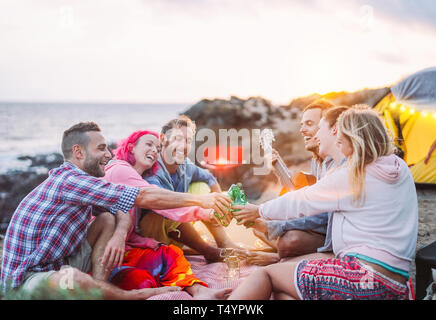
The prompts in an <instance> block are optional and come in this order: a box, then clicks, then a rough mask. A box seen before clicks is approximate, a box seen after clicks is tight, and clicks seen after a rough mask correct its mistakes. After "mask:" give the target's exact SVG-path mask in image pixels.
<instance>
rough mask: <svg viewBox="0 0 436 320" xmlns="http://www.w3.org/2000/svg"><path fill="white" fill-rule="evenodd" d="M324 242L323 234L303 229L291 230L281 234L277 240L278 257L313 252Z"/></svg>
mask: <svg viewBox="0 0 436 320" xmlns="http://www.w3.org/2000/svg"><path fill="white" fill-rule="evenodd" d="M324 242H325V236H324V235H322V234H319V233H315V232H311V231H303V230H291V231H288V232H286V233H285V234H284V235H283V236H281V237H280V238H279V240H278V242H277V251H278V253H279V256H280V258H285V257H295V256H301V255H304V254H309V253H314V252H316V250H317V249H318V248H319V247H322V246H323V245H324Z"/></svg>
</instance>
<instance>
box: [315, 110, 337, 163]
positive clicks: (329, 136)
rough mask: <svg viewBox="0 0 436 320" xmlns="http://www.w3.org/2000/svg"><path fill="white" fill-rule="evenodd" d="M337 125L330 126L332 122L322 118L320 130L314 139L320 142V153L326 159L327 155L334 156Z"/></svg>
mask: <svg viewBox="0 0 436 320" xmlns="http://www.w3.org/2000/svg"><path fill="white" fill-rule="evenodd" d="M336 132H337V130H336V125H334V126H333V127H330V124H329V123H328V122H327V121H326V120H325V119H324V118H321V120H320V122H319V130H318V132H317V133H316V135H315V137H314V138H313V140H314V141H315V142H317V143H318V155H319V156H320V157H321V158H323V159H325V158H326V157H327V156H330V157H332V156H333V152H334V151H335V150H334V149H335V148H336Z"/></svg>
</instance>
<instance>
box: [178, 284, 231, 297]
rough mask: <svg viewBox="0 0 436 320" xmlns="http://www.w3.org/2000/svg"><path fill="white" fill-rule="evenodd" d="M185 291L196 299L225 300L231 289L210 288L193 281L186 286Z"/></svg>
mask: <svg viewBox="0 0 436 320" xmlns="http://www.w3.org/2000/svg"><path fill="white" fill-rule="evenodd" d="M185 291H186V292H187V293H189V294H190V295H191V296H192V297H193V298H194V299H196V300H225V299H227V297H228V296H229V294H230V293H231V292H232V289H211V288H207V287H205V286H202V285H201V284H198V283H195V284H194V285H192V286H190V287H186V288H185Z"/></svg>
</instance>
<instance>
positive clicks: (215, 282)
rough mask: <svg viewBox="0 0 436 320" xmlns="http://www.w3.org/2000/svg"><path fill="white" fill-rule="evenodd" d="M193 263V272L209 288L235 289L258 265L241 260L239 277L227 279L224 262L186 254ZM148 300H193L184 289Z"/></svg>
mask: <svg viewBox="0 0 436 320" xmlns="http://www.w3.org/2000/svg"><path fill="white" fill-rule="evenodd" d="M186 258H187V260H188V261H189V262H190V263H191V269H192V271H193V273H194V274H195V275H196V276H197V277H198V278H199V279H200V280H202V281H204V282H206V283H207V284H208V286H209V288H214V289H224V288H232V289H235V288H236V287H237V286H238V285H239V284H240V283H241V282H242V281H243V280H244V279H245V278H246V277H247V276H248V275H250V274H251V273H252V272H253V271H254V270H256V269H257V268H259V267H258V266H253V265H247V264H246V262H245V261H241V265H240V276H239V279H226V275H227V267H226V264H225V263H223V262H217V263H209V264H207V263H206V260H205V259H204V257H203V256H201V255H195V256H194V255H192V256H186ZM148 300H193V299H192V296H191V295H190V294H188V293H186V292H184V291H179V292H170V293H165V294H160V295H156V296H152V297H150V298H149V299H148Z"/></svg>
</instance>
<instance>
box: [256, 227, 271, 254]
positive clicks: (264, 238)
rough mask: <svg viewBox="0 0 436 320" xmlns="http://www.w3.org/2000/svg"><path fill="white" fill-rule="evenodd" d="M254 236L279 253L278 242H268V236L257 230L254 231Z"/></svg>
mask: <svg viewBox="0 0 436 320" xmlns="http://www.w3.org/2000/svg"><path fill="white" fill-rule="evenodd" d="M253 234H254V235H255V236H256V237H258V238H259V239H260V240H262V241H263V242H265V243H266V244H267V245H269V246H270V247H271V248H273V249H274V251H277V240H268V238H267V237H266V235H265V234H264V233H262V232H259V231H257V230H256V229H253Z"/></svg>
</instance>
